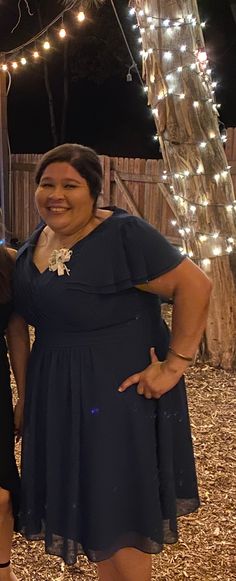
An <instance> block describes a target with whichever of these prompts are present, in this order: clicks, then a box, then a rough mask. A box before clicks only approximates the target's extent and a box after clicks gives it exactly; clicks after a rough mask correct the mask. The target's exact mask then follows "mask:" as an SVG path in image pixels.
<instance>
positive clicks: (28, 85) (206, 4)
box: [0, 0, 236, 158]
mask: <svg viewBox="0 0 236 581" xmlns="http://www.w3.org/2000/svg"><path fill="white" fill-rule="evenodd" d="M28 1H29V5H30V6H31V8H32V11H34V9H35V5H36V0H28ZM127 4H128V2H126V1H125V0H116V6H117V9H118V10H119V14H120V17H121V20H122V24H123V26H124V29H125V31H126V33H127V35H128V41H129V43H130V46H131V48H132V50H133V51H134V57H135V60H136V61H137V62H138V64H141V63H140V57H139V55H138V50H139V46H138V44H137V33H136V34H135V32H133V31H132V30H131V26H130V24H131V22H132V21H131V20H130V17H129V15H128V8H127ZM23 5H24V2H23V1H22V13H23V15H22V21H21V23H20V26H19V27H18V29H17V30H16V31H15V33H14V34H11V32H10V31H11V29H12V27H13V26H14V25H15V23H16V21H17V14H18V12H17V0H0V39H1V46H0V51H1V50H7V49H10V48H13V47H14V46H16V45H18V44H20V43H21V42H24V41H26V40H27V39H28V38H30V37H31V36H32V35H33V34H35V33H36V32H37V31H38V30H39V27H38V21H37V16H36V15H34V16H33V17H30V16H29V15H28V14H27V11H26V7H25V5H24V6H23ZM40 6H41V9H42V17H43V21H44V24H47V23H48V22H49V21H50V19H52V18H53V17H54V16H56V15H57V14H58V13H59V12H60V8H61V6H60V5H59V3H58V2H57V0H50V2H48V1H46V0H42V1H40ZM199 8H200V13H201V18H202V20H207V23H208V26H207V29H206V32H205V37H206V42H207V48H208V55H209V58H210V61H211V62H210V64H211V68H212V69H213V71H214V73H213V76H214V78H216V79H217V80H218V81H219V85H218V89H217V101H218V102H221V103H222V108H221V118H222V120H223V122H224V123H225V124H226V126H235V125H236V81H235V79H236V58H235V57H236V24H235V22H234V19H233V16H232V12H231V9H230V2H228V0H199ZM89 16H90V19H89V20H88V21H87V22H86V23H84V24H83V29H82V27H81V28H80V30H79V27H78V25H77V24H76V26H74V24H73V22H74V20H72V15H71V14H70V15H69V16H68V21H67V22H66V25H67V28H68V30H70V34H71V39H70V46H69V53H70V83H69V107H68V116H67V130H66V140H67V141H77V142H80V143H83V144H85V145H89V146H91V147H94V148H95V149H96V150H97V151H98V153H103V154H108V155H119V156H122V157H125V156H129V157H144V158H155V157H157V155H158V148H157V145H156V143H155V142H154V141H153V134H154V133H155V128H154V125H153V121H152V116H151V113H150V110H149V109H148V107H147V104H146V96H145V95H144V93H143V90H142V88H141V86H140V83H139V81H138V79H137V77H136V76H135V75H134V76H133V82H131V83H127V82H126V74H127V72H128V66H129V62H130V60H129V56H128V54H127V51H126V48H125V46H124V41H123V39H122V36H121V33H120V31H119V29H118V25H117V23H116V21H115V18H114V14H113V12H112V10H111V8H110V4H109V0H108V2H107V3H106V5H105V7H104V8H102V9H100V11H99V12H96V11H92V12H90V14H89ZM104 31H105V32H104ZM106 31H108V32H106ZM49 36H50V40H51V38H52V41H53V33H51V32H50V33H49ZM55 39H56V36H55ZM99 39H100V40H99ZM101 39H102V40H101ZM101 43H102V44H101ZM54 46H55V48H54V49H53V50H52V51H51V52H50V54H48V57H47V58H48V66H49V74H50V82H51V87H52V92H53V97H54V101H55V105H56V118H57V123H58V125H59V123H60V118H61V105H62V89H63V83H62V74H61V71H62V67H63V49H62V41H57V42H56V43H54ZM103 51H105V52H103ZM74 52H78V53H79V60H78V58H77V61H76V59H75V58H74V57H73V53H74ZM99 55H100V57H101V58H100V61H99ZM79 63H81V69H82V72H81V71H80V70H79ZM87 71H88V73H87ZM94 75H95V76H96V77H98V79H97V80H98V82H97V80H96V81H94ZM88 77H89V78H88ZM8 125H9V137H10V145H11V149H12V151H13V152H14V153H21V152H22V153H23V152H25V153H33V152H35V153H36V152H38V153H41V152H43V151H45V150H47V149H49V148H50V147H52V145H53V144H52V139H51V133H50V122H49V114H48V101H47V94H46V91H45V86H44V77H43V65H42V63H41V64H34V65H27V67H26V69H25V70H22V67H21V71H17V72H16V73H13V74H12V84H11V89H10V92H9V97H8Z"/></svg>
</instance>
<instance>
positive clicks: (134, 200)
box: [10, 154, 181, 244]
mask: <svg viewBox="0 0 236 581" xmlns="http://www.w3.org/2000/svg"><path fill="white" fill-rule="evenodd" d="M40 157H41V156H40V155H38V154H17V155H12V157H11V184H10V216H11V224H10V229H11V232H12V235H13V236H16V237H17V238H19V239H20V240H24V239H25V238H27V237H28V236H29V234H30V233H31V232H32V230H33V229H34V228H35V226H36V225H37V223H38V221H39V217H38V214H37V211H36V208H35V204H34V191H35V183H34V172H35V167H36V164H37V162H38V160H39V159H40ZM100 160H101V163H102V166H103V172H104V185H103V192H102V195H101V196H100V198H99V201H98V202H99V205H100V206H108V205H112V206H119V207H121V208H124V209H125V210H128V211H129V212H130V213H132V214H134V215H136V216H141V217H143V218H145V219H146V220H147V221H148V222H150V223H151V224H153V225H154V226H155V227H156V228H158V230H159V231H160V232H161V233H162V234H164V235H165V236H167V237H168V238H169V240H170V241H171V242H173V244H181V239H180V237H179V236H178V235H176V229H175V228H174V227H173V226H172V224H171V219H173V218H174V213H173V212H174V209H172V208H171V206H170V205H169V203H168V201H167V197H166V192H165V185H164V183H163V179H162V177H161V175H162V169H163V162H162V161H161V160H158V161H157V160H153V159H148V160H145V159H132V158H120V157H115V158H110V157H107V156H100Z"/></svg>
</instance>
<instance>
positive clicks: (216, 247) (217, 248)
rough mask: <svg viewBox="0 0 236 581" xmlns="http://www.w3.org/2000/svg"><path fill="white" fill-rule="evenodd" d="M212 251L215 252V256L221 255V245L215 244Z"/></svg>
mask: <svg viewBox="0 0 236 581" xmlns="http://www.w3.org/2000/svg"><path fill="white" fill-rule="evenodd" d="M212 252H213V254H214V256H220V255H221V246H214V248H213V249H212Z"/></svg>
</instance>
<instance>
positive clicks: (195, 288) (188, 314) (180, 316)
mask: <svg viewBox="0 0 236 581" xmlns="http://www.w3.org/2000/svg"><path fill="white" fill-rule="evenodd" d="M137 288H138V289H140V290H142V291H144V292H150V293H153V294H160V295H163V296H166V297H168V298H172V299H173V302H174V305H173V319H172V335H171V347H172V348H173V350H174V351H175V352H176V353H179V354H182V355H184V356H185V357H188V358H193V357H194V355H195V353H196V350H197V347H198V345H199V342H200V339H201V337H202V334H203V331H204V328H205V325H206V320H207V311H208V305H209V299H210V294H211V288H212V284H211V281H210V280H209V279H208V277H207V276H206V275H205V274H204V273H203V272H202V271H201V270H200V269H199V268H198V267H197V266H196V265H195V264H194V263H193V262H191V260H189V259H187V258H186V259H185V260H184V261H183V262H182V263H181V264H180V265H178V266H177V267H175V268H173V269H172V270H171V271H169V272H167V273H166V274H163V275H162V276H160V277H158V278H156V279H154V280H152V281H150V282H148V283H145V284H141V285H138V286H137ZM151 361H152V363H151V365H150V366H149V367H147V368H146V370H144V371H142V372H141V373H139V374H134V375H133V376H131V377H130V378H128V379H127V380H125V381H124V382H123V383H122V385H121V386H120V388H119V390H120V391H124V390H125V389H126V388H127V387H130V385H132V384H134V383H138V384H139V386H138V393H144V394H145V395H147V397H150V396H151V397H160V395H162V393H165V391H168V390H169V389H171V388H172V387H173V386H174V385H175V384H176V383H177V381H178V379H179V378H180V377H181V375H182V373H183V372H184V371H185V369H186V368H187V367H188V365H189V362H188V361H187V360H185V359H181V358H180V357H178V356H176V355H174V354H173V353H171V352H170V351H169V352H168V355H167V358H166V360H165V362H164V363H160V362H158V361H157V358H156V357H155V354H154V353H153V352H152V353H151ZM145 390H146V391H145Z"/></svg>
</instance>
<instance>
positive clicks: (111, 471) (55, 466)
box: [15, 209, 199, 564]
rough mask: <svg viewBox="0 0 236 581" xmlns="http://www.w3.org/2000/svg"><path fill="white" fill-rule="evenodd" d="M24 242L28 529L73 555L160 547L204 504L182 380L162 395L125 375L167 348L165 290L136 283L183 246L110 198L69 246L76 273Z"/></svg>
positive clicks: (171, 263) (161, 268)
mask: <svg viewBox="0 0 236 581" xmlns="http://www.w3.org/2000/svg"><path fill="white" fill-rule="evenodd" d="M42 228H43V226H40V228H39V229H38V230H37V231H36V232H35V233H34V234H33V235H32V237H31V238H30V239H29V241H28V242H27V243H26V244H25V245H24V246H23V247H22V248H21V250H20V252H19V255H18V259H17V265H16V274H15V288H16V304H17V309H18V311H19V313H20V314H21V315H23V317H25V319H26V320H27V322H28V323H30V324H31V325H33V326H34V327H35V329H36V339H35V342H34V345H33V349H32V353H31V357H30V363H29V370H28V377H27V389H26V410H25V430H24V439H23V464H22V506H21V513H20V523H21V530H22V532H23V534H24V535H25V536H26V537H27V538H28V539H34V540H35V539H41V538H44V539H45V546H46V551H47V552H48V553H50V554H54V555H58V556H61V557H62V558H63V559H64V560H65V562H67V563H68V564H72V563H74V562H75V561H76V557H77V555H78V554H86V555H87V556H88V557H89V559H90V560H92V561H100V560H103V559H106V558H109V557H110V556H111V555H112V554H113V553H114V552H115V551H117V550H118V549H120V548H122V547H126V546H132V547H136V548H137V549H140V550H142V551H145V552H148V553H158V552H159V551H160V550H161V549H162V545H163V543H164V542H169V543H173V542H175V541H176V540H177V516H179V515H183V514H187V513H189V512H191V511H193V510H195V509H196V508H197V507H198V505H199V499H198V492H197V483H196V474H195V466H194V458H193V450H192V442H191V434H190V427H189V418H188V410H187V402H186V394H185V387H184V381H183V380H181V381H180V382H179V383H178V385H177V386H176V387H175V388H174V389H172V390H171V391H169V392H168V393H166V394H165V395H164V396H162V397H161V398H160V399H159V400H155V399H151V400H147V399H145V398H144V397H143V396H139V395H137V393H136V386H135V385H134V386H132V387H131V388H130V389H128V390H127V391H126V392H124V393H119V392H118V391H117V388H118V386H119V385H120V383H121V382H122V380H124V379H125V378H127V377H128V376H129V375H131V374H133V373H135V372H137V371H140V370H143V369H144V368H145V367H147V365H148V364H149V363H150V355H149V350H150V347H151V346H155V347H156V352H157V354H158V356H159V358H160V359H164V358H165V355H166V352H167V348H168V341H169V333H168V330H167V327H166V325H165V323H164V322H163V320H162V319H161V316H160V301H159V299H158V297H157V296H155V295H151V294H149V293H145V292H142V291H140V290H137V289H136V288H135V285H137V284H138V283H141V282H145V281H148V280H151V279H154V278H156V277H158V276H160V275H161V274H163V273H165V272H167V271H169V270H171V269H173V268H174V267H176V266H177V265H178V264H179V263H180V262H181V260H183V257H182V256H181V255H180V253H179V252H178V251H177V250H176V249H174V248H173V247H172V246H171V245H170V244H169V243H168V242H167V241H166V240H165V239H164V238H163V237H162V236H161V235H160V234H159V233H158V232H157V231H156V230H155V229H154V228H152V227H151V226H150V225H148V224H147V223H146V222H145V221H144V220H141V219H139V218H136V217H133V216H130V215H129V214H127V213H126V212H125V211H124V210H120V209H114V213H113V215H112V216H111V217H109V218H108V219H107V220H105V221H104V222H103V223H101V224H100V225H99V226H98V227H97V228H96V229H95V230H93V231H92V232H91V233H90V234H89V235H88V236H86V237H85V238H83V239H82V240H81V241H79V242H77V243H76V244H75V245H74V246H73V248H72V251H73V253H72V256H71V259H70V262H68V263H67V266H68V267H69V268H70V276H68V275H67V274H64V275H63V276H58V274H57V272H50V271H49V270H48V269H47V270H45V271H44V272H43V273H42V274H40V273H39V271H38V269H37V268H36V266H35V265H34V264H33V261H32V254H33V249H34V246H35V244H36V241H37V239H38V236H39V234H40V232H41V230H42Z"/></svg>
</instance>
